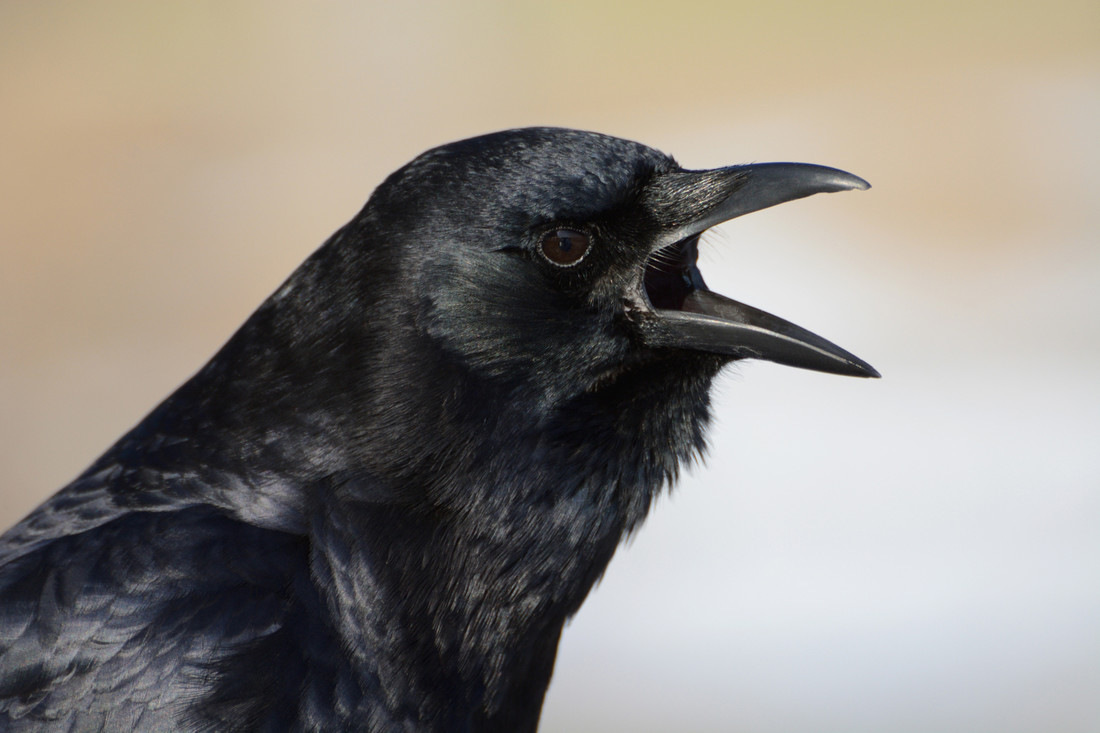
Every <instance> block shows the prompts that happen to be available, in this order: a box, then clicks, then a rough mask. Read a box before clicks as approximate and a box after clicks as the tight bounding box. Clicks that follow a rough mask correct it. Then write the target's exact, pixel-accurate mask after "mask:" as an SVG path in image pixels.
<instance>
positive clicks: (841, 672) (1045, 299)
mask: <svg viewBox="0 0 1100 733" xmlns="http://www.w3.org/2000/svg"><path fill="white" fill-rule="evenodd" d="M0 109H2V114H0V524H2V525H3V526H5V527H6V526H8V525H10V524H12V523H14V522H15V521H17V520H18V519H19V518H21V517H22V516H23V515H24V514H26V513H27V512H28V511H29V510H31V509H32V508H33V507H34V506H35V505H36V504H37V503H38V502H40V501H42V500H43V499H44V498H45V497H46V496H47V495H49V494H50V493H52V492H53V491H55V490H56V489H57V488H58V487H60V486H61V485H62V484H64V483H66V482H67V481H68V480H70V479H71V478H72V477H74V476H75V475H76V474H77V473H79V472H80V471H81V470H82V469H83V468H84V467H85V466H86V465H87V464H88V463H90V462H91V461H92V460H93V459H94V458H95V457H96V456H97V455H98V454H99V453H100V452H102V451H103V450H104V449H105V448H107V447H108V446H109V445H110V444H111V443H112V442H113V441H114V440H115V439H116V438H117V437H118V436H119V435H121V434H122V432H124V431H125V430H126V429H127V428H129V427H130V426H131V425H133V424H134V423H135V422H137V421H138V420H139V419H140V418H141V417H142V416H143V415H144V414H145V413H146V412H147V411H148V410H149V409H150V408H152V406H153V405H154V404H155V403H156V402H158V401H159V400H160V399H161V398H163V397H164V396H166V395H167V394H168V393H169V392H170V391H171V390H172V389H174V388H175V387H176V386H177V385H179V384H180V383H181V382H182V381H183V380H185V379H186V378H187V377H188V376H190V375H191V374H192V373H193V372H194V371H195V370H197V369H198V368H199V367H200V366H201V365H202V364H203V363H204V361H205V360H206V359H207V358H208V357H209V356H211V355H212V354H213V353H214V351H215V350H216V349H217V348H218V347H219V346H220V344H221V343H222V342H223V341H224V340H225V339H226V338H228V336H229V335H230V334H231V333H232V332H233V330H234V329H235V328H236V327H237V326H238V325H239V324H240V323H241V322H242V321H243V320H244V319H245V318H246V317H247V316H248V314H249V313H250V312H251V311H252V309H253V308H255V307H256V306H257V305H258V304H259V303H260V302H261V300H262V299H263V298H264V297H265V296H266V295H267V294H268V293H269V292H271V291H272V290H273V289H274V288H276V287H277V286H278V284H279V283H280V282H281V281H282V280H283V278H285V277H286V276H287V275H288V274H289V273H290V272H291V270H292V269H293V268H294V267H295V266H296V265H297V264H298V263H299V262H300V261H301V260H302V259H303V258H304V257H305V256H306V255H307V254H309V252H311V251H312V250H313V249H314V248H315V247H316V246H318V245H319V244H320V243H321V242H322V241H323V240H324V239H325V238H326V237H327V236H328V234H329V233H330V232H332V231H333V230H334V229H336V228H337V227H338V226H340V225H341V224H342V223H343V222H344V221H346V220H347V219H348V218H350V217H351V216H352V215H353V214H354V213H355V212H356V211H357V210H358V209H359V208H360V206H361V205H362V203H363V202H364V201H365V199H366V198H367V196H368V195H369V194H370V192H371V190H372V189H373V187H374V186H376V185H377V184H378V183H379V182H380V181H381V179H382V178H383V177H384V176H385V175H386V174H388V173H389V172H391V171H392V170H394V169H395V168H397V167H398V166H400V165H402V164H403V163H405V162H406V161H407V160H409V159H410V158H412V157H413V156H414V155H416V154H418V153H419V152H421V151H423V150H424V149H426V148H429V147H432V146H435V145H437V144H440V143H444V142H447V141H450V140H454V139H457V138H461V137H466V136H470V135H474V134H479V133H483V132H488V131H491V130H497V129H501V128H508V127H515V126H525V125H533V124H550V125H563V126H569V127H579V128H585V129H593V130H599V131H602V132H606V133H610V134H614V135H618V136H622V137H628V138H632V139H636V140H638V141H641V142H644V143H647V144H649V145H651V146H654V147H657V148H660V149H662V150H664V151H666V152H669V153H671V154H673V155H675V156H676V157H677V158H678V159H679V160H680V162H681V163H683V164H684V165H687V166H690V167H712V166H720V165H725V164H731V163H742V162H753V161H768V160H800V161H807V162H814V163H822V164H827V165H834V166H837V167H841V168H844V169H846V170H850V171H852V172H854V173H857V174H859V175H861V176H863V177H865V178H867V179H868V180H870V181H871V182H872V184H873V185H874V188H873V189H872V190H870V191H868V192H858V193H845V194H842V195H836V196H816V197H814V198H812V199H807V200H805V201H801V202H796V203H792V204H787V205H784V206H782V207H779V208H776V209H771V210H768V211H764V212H760V213H758V214H754V215H752V216H750V217H746V218H744V219H739V220H737V221H735V222H731V223H729V224H727V225H725V226H723V227H721V229H720V230H719V231H718V232H716V233H714V234H713V235H710V236H709V238H708V240H707V242H706V246H705V248H704V252H703V254H702V259H701V268H702V270H703V272H704V274H705V275H706V277H707V279H708V282H709V284H710V286H711V287H712V288H713V289H715V290H717V291H719V292H722V293H725V294H727V295H730V296H732V297H735V298H737V299H739V300H744V301H745V302H748V303H750V304H752V305H755V306H757V307H760V308H764V309H766V310H769V311H771V312H774V313H777V314H779V315H781V316H784V317H787V318H790V319H791V320H793V321H795V322H797V323H799V324H800V325H803V326H806V327H807V328H810V329H811V330H813V331H816V332H818V333H820V334H822V335H823V336H825V337H826V338H829V339H831V340H834V341H836V342H837V343H839V344H840V345H842V346H844V347H846V348H848V349H850V350H852V351H853V352H855V353H856V354H858V355H859V356H861V357H863V358H865V359H867V360H868V361H870V362H871V363H872V364H874V365H875V366H876V367H877V368H878V369H879V370H880V371H881V372H882V373H883V375H884V378H883V379H882V380H881V381H877V382H868V381H863V380H854V379H844V378H839V377H833V376H828V375H822V374H815V373H809V372H802V371H798V370H794V369H787V368H783V367H779V366H775V365H772V364H766V363H755V362H749V363H745V364H743V365H741V366H739V367H738V368H737V369H736V370H732V369H731V370H730V372H729V374H727V375H726V376H725V377H724V378H723V380H722V382H721V384H720V385H719V388H718V390H717V395H716V402H717V419H716V425H715V429H714V430H713V431H712V435H711V445H712V447H711V451H710V457H709V460H708V463H707V466H706V467H703V468H697V469H694V470H693V471H692V473H691V475H690V476H688V477H686V479H685V480H684V481H683V482H682V483H681V485H680V486H679V487H678V488H677V490H676V491H675V492H674V493H673V494H672V495H671V497H669V498H665V499H663V500H662V501H661V502H660V504H659V505H658V506H657V508H656V511H655V512H654V514H653V516H652V517H651V519H650V521H649V522H648V524H647V525H646V526H645V527H644V528H643V529H642V531H641V532H640V533H639V534H638V536H637V537H636V538H635V539H634V540H633V541H632V542H631V543H630V544H629V545H628V546H626V547H624V548H623V549H622V550H621V551H620V553H619V555H618V556H617V557H616V559H615V561H614V562H613V563H612V565H611V567H610V569H609V570H608V572H607V575H606V576H605V578H604V580H603V582H602V584H601V585H600V586H599V587H598V588H597V589H596V591H595V592H594V593H593V594H592V596H591V597H590V598H589V600H588V602H587V603H586V605H585V607H584V608H583V609H582V611H581V612H580V614H578V616H577V617H576V619H575V620H574V621H573V622H572V623H571V625H570V626H569V627H568V628H567V629H566V633H565V636H564V641H563V643H562V646H561V653H560V656H559V660H558V666H557V671H556V674H555V678H554V682H553V685H552V686H551V688H550V692H549V695H548V697H547V702H546V707H545V711H544V716H543V730H545V731H556V732H562V731H589V730H591V731H597V730H632V731H671V730H677V731H687V730H690V731H719V730H721V731H760V732H766V733H796V732H799V731H817V732H827V731H837V732H845V733H857V732H860V731H867V732H868V733H870V732H872V731H875V732H881V731H890V732H892V733H899V732H905V731H912V732H914V733H917V732H921V733H927V732H930V731H941V732H948V731H958V732H960V733H962V732H966V733H975V732H979V731H997V732H998V733H1006V732H1012V731H1060V732H1063V733H1069V732H1076V731H1081V732H1082V733H1084V732H1087V731H1097V730H1100V246H1098V242H1097V236H1098V232H1100V205H1098V204H1100V201H1098V193H1100V144H1098V142H1097V141H1098V139H1100V4H1098V3H1096V2H1095V0H1092V1H1090V2H1061V1H1057V0H1051V1H1048V2H1041V3H1040V2H1031V3H1021V2H996V3H994V2H988V3H978V2H953V3H935V2H922V3H912V4H902V3H881V2H869V1H868V2H845V1H843V0H833V1H831V2H828V3H790V2H768V3H756V2H754V3H744V2H701V1H693V0H682V1H681V2H676V3H655V2H634V3H622V4H614V3H600V2H593V1H592V0H585V1H584V2H580V1H578V0H562V1H560V2H557V3H554V4H553V5H552V6H551V5H545V6H537V5H533V4H527V3H515V2H511V3H510V2H488V1H486V2H479V1H473V2H463V3H457V2H451V3H444V2H429V1H418V0H411V1H410V2H406V3H403V4H400V5H398V4H396V3H380V2H356V3H353V2H330V3H324V4H298V3H272V2H260V1H259V0H251V1H247V0H242V1H240V2H230V3H214V2H191V3H147V2H137V1H134V2H97V3H76V2H65V3H62V2H48V1H42V2H35V3H23V2H5V3H0Z"/></svg>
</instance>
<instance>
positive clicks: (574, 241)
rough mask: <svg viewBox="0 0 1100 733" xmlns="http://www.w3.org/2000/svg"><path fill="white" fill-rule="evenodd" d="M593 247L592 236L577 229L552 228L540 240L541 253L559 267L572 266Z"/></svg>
mask: <svg viewBox="0 0 1100 733" xmlns="http://www.w3.org/2000/svg"><path fill="white" fill-rule="evenodd" d="M591 248H592V241H591V238H590V237H589V236H588V235H587V234H585V233H584V232H581V231H578V230H576V229H566V228H564V227H562V228H559V229H552V230H550V231H549V232H547V233H546V234H544V235H543V237H542V239H541V240H540V241H539V253H540V254H541V255H542V256H543V257H545V258H546V260H547V261H548V262H550V264H552V265H556V266H557V267H572V266H573V265H575V264H577V263H578V262H580V261H581V260H583V259H584V257H585V255H587V254H588V252H589V250H590V249H591Z"/></svg>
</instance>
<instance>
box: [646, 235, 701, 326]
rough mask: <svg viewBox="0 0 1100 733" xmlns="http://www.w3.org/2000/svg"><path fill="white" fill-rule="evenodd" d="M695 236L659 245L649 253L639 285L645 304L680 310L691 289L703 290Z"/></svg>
mask: <svg viewBox="0 0 1100 733" xmlns="http://www.w3.org/2000/svg"><path fill="white" fill-rule="evenodd" d="M698 257H699V235H695V236H693V237H688V238H687V239H684V240H681V241H679V242H676V243H675V244H670V245H668V246H666V247H662V248H660V249H659V250H657V251H656V252H654V253H653V254H651V255H650V256H649V260H648V261H647V262H646V267H645V277H644V279H643V284H644V287H645V294H646V297H647V298H649V304H650V305H651V306H653V308H655V309H657V310H683V307H684V300H685V299H686V298H687V296H688V295H690V294H691V293H692V291H694V290H697V289H701V290H705V289H706V284H705V283H703V276H702V275H701V274H700V272H699V268H698V267H696V266H695V262H696V260H697V259H698Z"/></svg>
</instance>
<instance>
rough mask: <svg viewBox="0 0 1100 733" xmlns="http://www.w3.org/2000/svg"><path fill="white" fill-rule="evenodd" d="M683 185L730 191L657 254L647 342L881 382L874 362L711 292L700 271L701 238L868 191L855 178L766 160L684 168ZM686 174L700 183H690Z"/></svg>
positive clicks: (648, 296)
mask: <svg viewBox="0 0 1100 733" xmlns="http://www.w3.org/2000/svg"><path fill="white" fill-rule="evenodd" d="M676 175H677V176H678V178H680V180H679V181H677V184H676V185H677V187H680V188H688V187H690V188H695V189H698V190H705V191H706V192H707V193H708V198H711V199H714V198H715V195H714V191H715V189H719V190H728V191H729V193H728V195H724V197H723V196H721V195H719V196H717V201H716V202H713V203H710V205H708V206H706V207H705V208H704V209H703V210H702V211H701V212H692V215H691V216H687V217H677V219H678V221H677V222H676V224H675V226H672V227H670V228H669V229H667V230H666V235H665V237H664V238H663V241H662V242H661V243H659V245H660V246H659V247H658V248H657V249H656V250H655V251H654V252H653V253H651V255H650V257H649V260H648V261H647V263H646V267H645V273H644V276H643V278H642V283H641V288H640V290H641V292H642V293H643V294H644V298H645V301H646V305H647V306H648V308H647V309H646V310H648V311H649V313H648V315H649V317H644V318H640V319H639V320H638V323H637V326H638V329H639V331H640V334H641V337H642V340H643V342H644V343H645V344H646V345H648V346H651V347H655V348H679V349H691V350H696V351H708V352H711V353H717V354H726V355H729V356H732V357H734V358H738V359H766V360H768V361H774V362H776V363H779V364H786V365H788V366H793V367H800V368H802V369H813V370H816V371H821V372H830V373H833V374H843V375H848V376H853V377H878V376H879V373H878V372H877V371H876V370H875V368H874V367H872V366H871V365H870V364H868V363H867V362H865V361H863V360H862V359H860V358H859V357H857V356H855V355H854V354H851V353H849V352H847V351H845V350H844V349H842V348H840V347H839V346H837V345H836V344H834V343H832V342H830V341H826V340H825V339H823V338H821V337H820V336H817V335H816V334H813V333H810V332H809V331H807V330H806V329H804V328H801V327H799V326H796V325H794V324H793V323H790V322H788V321H785V320H783V319H782V318H779V317H777V316H773V315H771V314H770V313H765V312H764V311H762V310H758V309H756V308H753V307H751V306H748V305H744V304H743V303H738V302H737V301H735V300H730V299H729V298H726V297H724V296H721V295H718V294H717V293H713V292H711V291H710V290H708V289H707V287H706V284H705V283H704V282H703V278H702V275H701V274H700V272H699V269H698V267H697V266H696V259H697V256H698V242H699V234H700V233H702V232H703V231H705V230H706V229H709V228H710V227H712V226H714V225H716V224H720V223H722V222H724V221H728V220H730V219H733V218H735V217H738V216H741V215H743V214H748V213H750V212H753V211H758V210H760V209H764V208H767V207H769V206H774V205H776V204H781V203H783V202H785V201H792V200H794V199H798V198H803V197H805V196H810V195H812V194H815V193H829V192H834V191H848V190H852V189H860V190H862V189H867V188H870V184H868V183H867V182H866V181H864V180H863V179H862V178H859V177H857V176H853V175H852V174H850V173H845V172H844V171H840V170H837V169H835V168H827V167H825V166H819V165H808V164H804V163H765V164H760V165H747V166H734V167H731V168H722V169H719V170H716V171H698V172H694V171H692V172H688V171H682V172H677V174H676ZM685 175H691V176H699V179H698V180H697V181H694V182H690V183H689V184H688V185H687V186H685V185H684V182H683V180H682V177H683V176H685Z"/></svg>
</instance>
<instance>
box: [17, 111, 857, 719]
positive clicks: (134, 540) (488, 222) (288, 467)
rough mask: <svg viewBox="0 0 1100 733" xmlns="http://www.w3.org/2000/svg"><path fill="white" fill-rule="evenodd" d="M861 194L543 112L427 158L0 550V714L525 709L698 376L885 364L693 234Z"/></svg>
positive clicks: (785, 166)
mask: <svg viewBox="0 0 1100 733" xmlns="http://www.w3.org/2000/svg"><path fill="white" fill-rule="evenodd" d="M867 187H868V184H867V183H866V182H865V181H863V180H862V179H860V178H857V177H856V176H853V175H851V174H848V173H845V172H843V171H839V170H836V169H833V168H826V167H823V166H816V165H806V164H796V163H770V164H760V165H742V166H732V167H726V168H719V169H714V170H686V169H684V168H682V167H680V166H679V165H678V164H677V163H676V162H675V161H674V160H673V159H672V158H671V157H669V156H667V155H665V154H663V153H660V152H658V151H656V150H653V149H651V148H648V147H645V146H643V145H641V144H638V143H635V142H631V141H627V140H623V139H618V138H614V137H609V136H605V135H600V134H596V133H590V132H581V131H576V130H568V129H558V128H530V129H520V130H510V131H505V132H499V133H494V134H490V135H485V136H482V137H476V138H472V139H468V140H464V141H460V142H455V143H452V144H449V145H444V146H442V147H438V148H435V149H433V150H429V151H428V152H426V153H424V154H422V155H420V156H419V157H417V158H416V159H414V160H413V161H412V162H411V163H409V164H407V165H406V166H404V167H403V168H401V169H400V170H398V171H397V172H395V173H393V174H392V175H390V176H389V177H388V178H387V179H386V180H385V181H384V182H383V183H382V184H381V185H380V186H379V187H378V188H377V190H376V191H375V192H374V193H373V195H372V196H371V197H370V199H369V200H368V202H367V203H366V205H365V207H364V208H363V209H362V210H361V211H360V212H359V214H358V215H357V216H355V218H354V219H352V220H351V222H350V223H348V224H347V225H345V226H344V227H343V228H342V229H340V230H338V231H337V232H336V233H335V234H334V235H333V236H332V237H331V238H330V239H329V240H328V241H327V242H326V243H325V244H324V245H323V246H321V247H320V249H318V250H317V251H316V252H314V253H313V254H312V255H311V256H310V257H309V258H308V259H307V260H306V261H305V262H304V263H303V264H302V265H301V266H300V267H299V268H298V269H297V270H296V271H295V272H294V273H293V274H292V275H291V276H290V278H289V279H288V280H287V281H286V282H285V283H284V284H283V285H282V286H281V287H280V288H279V289H278V290H277V291H275V293H274V294H273V295H271V296H270V297H269V298H268V299H267V300H266V301H265V302H264V303H263V304H262V305H261V306H260V308H259V310H257V311H256V312H255V313H254V314H253V315H252V316H251V317H250V318H249V319H248V320H247V321H246V322H245V324H244V325H243V326H242V327H241V328H240V330H238V331H237V332H236V334H234V335H233V336H232V337H231V338H230V339H229V341H228V342H227V343H226V344H225V345H224V346H223V347H222V349H221V350H220V351H219V352H218V353H217V354H216V355H215V356H214V358H213V359H212V360H211V361H210V362H209V363H208V364H206V365H205V366H204V367H203V368H202V369H201V370H200V371H199V372H198V373H197V374H196V375H195V376H194V377H192V378H191V379H190V380H189V381H188V382H186V383H185V384H184V385H183V386H182V387H180V388H179V389H178V390H177V391H176V392H175V393H173V394H172V395H171V396H169V397H168V398H167V399H166V400H165V401H164V402H162V403H161V404H160V405H159V406H158V407H156V408H155V409H154V410H153V411H152V412H151V413H150V414H149V415H148V416H147V417H146V418H145V419H144V420H142V421H141V422H140V423H139V424H138V425H137V426H136V427H134V428H133V429H132V430H131V431H130V432H129V433H127V434H126V435H124V436H123V437H122V438H121V439H120V440H119V441H118V442H117V443H115V444H114V446H112V447H111V448H110V449H109V450H108V451H107V452H106V453H105V454H104V455H103V456H102V457H101V458H99V459H98V460H97V461H96V462H95V463H94V464H93V465H92V466H91V467H90V468H88V470H87V471H86V472H84V473H83V474H82V475H80V476H79V477H78V478H76V479H75V480H74V481H73V482H72V483H70V484H69V485H68V486H66V487H64V488H63V489H61V490H60V491H59V492H58V493H57V494H55V495H54V496H53V497H52V498H50V499H49V500H47V501H46V502H45V503H44V504H42V505H41V506H40V507H39V508H38V509H36V510H35V511H34V512H33V513H32V514H31V515H30V516H28V517H27V518H26V519H24V520H23V521H22V522H21V523H19V524H18V525H16V526H15V527H14V528H12V529H11V530H10V531H9V532H7V533H6V534H5V535H4V536H3V537H2V538H0V730H4V731H27V730H35V731H39V730H59V731H92V730H111V731H120V730H126V731H130V730H142V731H147V730H194V731H296V730H298V731H304V730H310V731H322V730H365V731H390V730H402V731H530V730H534V729H535V728H536V727H537V725H538V720H539V713H540V709H541V707H542V701H543V696H544V693H545V691H546V688H547V685H548V684H549V681H550V676H551V672H552V669H553V665H554V657H555V655H556V651H557V646H558V640H559V637H560V635H561V631H562V626H563V624H564V623H565V621H566V620H567V619H568V618H569V617H570V616H572V615H573V614H574V613H575V612H576V611H577V609H578V608H579V607H580V605H581V602H582V601H583V600H584V598H585V596H586V595H587V594H588V592H589V591H590V590H591V588H592V586H593V585H594V584H595V583H596V581H597V580H598V578H599V577H600V576H601V574H602V573H603V571H604V568H605V567H606V566H607V564H608V562H609V561H610V560H611V557H612V555H613V553H614V552H615V549H616V547H617V546H618V545H619V544H620V542H621V541H622V539H623V538H624V537H626V536H628V535H629V534H630V533H631V532H632V531H633V530H634V529H636V528H637V527H638V525H639V523H640V522H641V521H642V520H643V518H644V517H645V516H646V513H647V512H648V511H649V508H650V505H651V504H652V502H653V499H654V497H655V496H656V495H658V493H659V492H661V491H662V490H663V488H664V487H668V486H669V485H670V484H672V483H673V481H674V480H675V478H676V476H677V472H678V470H679V467H680V466H681V465H683V464H685V462H689V461H692V460H696V459H698V458H699V456H700V455H701V453H702V451H703V449H704V434H705V430H706V426H707V422H708V416H709V398H708V392H709V390H710V386H711V383H712V381H713V379H714V378H715V376H716V375H717V374H718V373H719V371H720V370H721V369H722V368H723V366H724V365H727V364H729V363H731V362H733V361H736V360H739V359H767V360H771V361H774V362H779V363H781V364H787V365H791V366H796V367H802V368H807V369H814V370H819V371H824V372H832V373H836V374H845V375H853V376H861V377H877V376H878V374H877V372H876V371H875V370H874V369H873V368H872V367H871V366H870V365H868V364H867V363H865V362H863V361H862V360H860V359H858V358H856V357H855V356H853V355H852V354H850V353H848V352H847V351H844V350H842V349H840V348H839V347H837V346H835V345H833V344H832V343H830V342H828V341H826V340H824V339H822V338H820V337H818V336H816V335H814V334H812V333H809V332H808V331H806V330H804V329H802V328H799V327H798V326H795V325H793V324H791V323H788V322H786V321H784V320H782V319H780V318H777V317H775V316H772V315H769V314H767V313H764V312H763V311H760V310H757V309H754V308H751V307H749V306H747V305H743V304H741V303H738V302H736V301H733V300H730V299H728V298H725V297H723V296H721V295H717V294H716V293H713V292H711V291H710V290H708V289H707V287H706V285H705V284H704V282H703V278H702V276H701V274H700V272H699V269H698V268H697V266H696V257H697V253H698V243H699V236H700V234H701V233H702V232H703V231H705V230H706V229H708V228H710V227H712V226H713V225H715V224H718V223H720V222H724V221H726V220H728V219H731V218H733V217H736V216H740V215H742V214H745V213H748V212H751V211H755V210H757V209H761V208H764V207H768V206H772V205H773V204H778V203H781V202H784V201H789V200H792V199H797V198H800V197H804V196H808V195H810V194H814V193H820V192H831V191H841V190H849V189H864V188H867Z"/></svg>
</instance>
